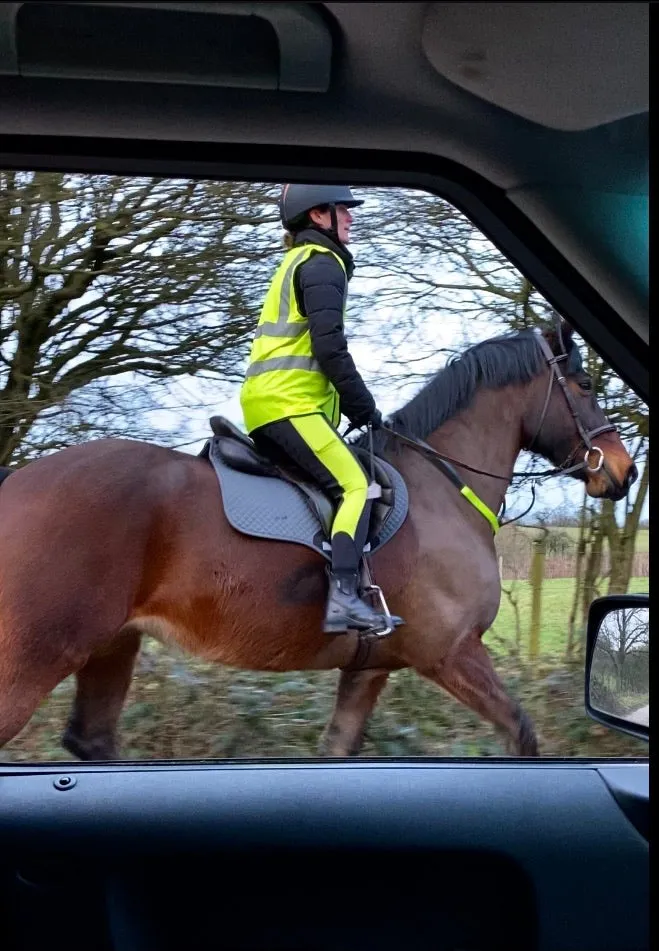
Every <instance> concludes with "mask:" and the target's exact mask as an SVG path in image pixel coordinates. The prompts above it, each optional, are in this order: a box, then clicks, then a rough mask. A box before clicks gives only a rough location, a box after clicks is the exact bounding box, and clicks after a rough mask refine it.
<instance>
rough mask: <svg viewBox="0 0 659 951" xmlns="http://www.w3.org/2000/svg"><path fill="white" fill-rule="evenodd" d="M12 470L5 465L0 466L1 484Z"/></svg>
mask: <svg viewBox="0 0 659 951" xmlns="http://www.w3.org/2000/svg"><path fill="white" fill-rule="evenodd" d="M13 471H14V470H13V469H8V468H7V466H0V485H2V483H3V482H4V481H5V479H6V478H7V476H9V475H11V474H12V472H13Z"/></svg>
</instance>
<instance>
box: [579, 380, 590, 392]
mask: <svg viewBox="0 0 659 951" xmlns="http://www.w3.org/2000/svg"><path fill="white" fill-rule="evenodd" d="M579 386H580V387H581V389H582V390H583V391H584V392H585V393H590V391H591V390H592V388H593V381H592V380H580V381H579Z"/></svg>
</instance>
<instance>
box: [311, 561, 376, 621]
mask: <svg viewBox="0 0 659 951" xmlns="http://www.w3.org/2000/svg"><path fill="white" fill-rule="evenodd" d="M358 586H359V575H358V572H356V571H355V572H351V573H348V572H343V571H342V572H339V573H338V574H337V573H336V572H334V571H332V572H330V578H329V597H328V599H327V610H326V611H325V624H324V627H323V630H324V631H325V633H326V634H342V633H343V632H345V631H347V630H348V629H351V630H357V631H369V630H374V631H383V630H384V629H385V628H386V627H387V619H386V618H385V616H384V614H380V613H379V612H378V611H376V610H375V609H374V608H373V607H371V605H370V604H367V603H366V601H362V599H361V598H360V597H359V594H358Z"/></svg>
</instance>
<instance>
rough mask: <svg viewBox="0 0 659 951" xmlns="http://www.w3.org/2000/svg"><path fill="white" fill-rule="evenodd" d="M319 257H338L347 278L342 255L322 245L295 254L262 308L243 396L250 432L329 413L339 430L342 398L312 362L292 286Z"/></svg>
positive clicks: (306, 329)
mask: <svg viewBox="0 0 659 951" xmlns="http://www.w3.org/2000/svg"><path fill="white" fill-rule="evenodd" d="M317 252H320V253H322V254H332V255H334V257H335V258H336V260H337V261H338V262H339V264H340V265H341V268H342V269H343V271H344V273H345V265H344V263H343V261H342V260H341V258H340V257H339V256H338V254H334V252H333V251H330V250H329V249H328V248H323V247H321V246H320V245H317V244H305V245H302V246H301V247H297V248H291V250H290V251H288V252H287V254H286V255H285V256H284V260H283V261H282V263H281V264H280V266H279V268H278V270H277V272H276V273H275V276H274V278H273V281H272V284H271V285H270V288H269V290H268V293H267V295H266V298H265V301H264V303H263V309H262V310H261V316H260V318H259V322H258V326H257V328H256V333H255V335H254V342H253V343H252V350H251V353H250V357H249V366H248V368H247V374H246V377H245V382H244V383H243V386H242V389H241V391H240V405H241V406H242V410H243V416H244V419H245V426H246V427H247V431H248V432H252V430H254V429H256V428H257V427H258V426H265V425H266V424H267V423H274V422H277V421H278V420H280V419H288V418H289V417H290V416H302V415H304V414H306V413H324V414H325V416H326V417H327V418H328V419H329V421H330V422H331V423H332V424H333V425H334V426H338V424H339V421H340V418H341V410H340V407H339V394H338V393H337V392H336V390H335V388H334V387H333V386H332V384H331V383H330V381H329V380H328V379H327V377H326V376H325V374H324V373H323V372H322V370H321V369H320V366H319V364H318V363H317V361H316V360H315V358H314V356H313V351H312V349H311V335H310V333H309V322H308V320H307V318H306V317H305V316H304V315H303V314H302V313H301V312H300V309H299V307H298V304H297V300H296V295H295V289H294V283H293V282H294V280H295V272H296V271H297V269H298V268H299V267H300V266H301V265H302V264H304V262H305V261H307V260H308V259H309V258H310V257H311V255H312V254H315V253H317Z"/></svg>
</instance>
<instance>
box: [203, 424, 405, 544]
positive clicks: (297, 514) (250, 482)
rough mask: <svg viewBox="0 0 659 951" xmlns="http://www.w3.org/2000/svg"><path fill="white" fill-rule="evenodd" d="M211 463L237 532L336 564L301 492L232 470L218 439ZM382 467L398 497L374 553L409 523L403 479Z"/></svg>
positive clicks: (280, 482)
mask: <svg viewBox="0 0 659 951" xmlns="http://www.w3.org/2000/svg"><path fill="white" fill-rule="evenodd" d="M208 459H209V461H210V463H211V465H212V466H213V469H214V470H215V474H216V475H217V478H218V481H219V483H220V489H221V490H222V501H223V503H224V512H225V514H226V517H227V519H228V521H229V524H230V525H232V526H233V528H235V529H236V531H239V532H243V533H244V534H245V535H253V536H255V537H256V538H269V539H272V540H274V541H286V542H295V543H296V544H298V545H306V547H307V548H311V549H313V551H317V552H318V553H319V554H320V555H322V556H323V557H324V558H326V559H327V560H328V561H330V560H331V557H332V556H331V553H330V552H327V551H324V550H323V547H322V546H323V542H324V541H326V540H327V539H326V536H325V533H324V532H323V529H322V526H321V524H320V521H319V520H318V516H317V515H316V513H315V512H314V511H313V510H312V508H311V504H310V503H309V502H308V500H307V498H306V496H305V495H304V493H303V492H302V491H301V490H300V489H297V488H296V487H295V486H294V485H291V484H290V483H288V482H284V481H283V480H282V479H274V478H270V477H268V476H260V475H252V474H248V473H246V472H238V471H237V470H236V469H231V468H230V467H229V466H227V465H226V463H225V462H224V461H223V460H222V459H221V458H220V456H219V453H218V452H217V450H216V449H215V440H213V439H211V440H209V443H208ZM380 461H381V463H382V465H383V466H384V468H385V469H386V470H387V473H388V474H389V477H390V479H391V481H392V485H393V486H394V493H395V494H394V506H393V509H392V511H391V512H390V514H389V517H388V518H387V520H386V522H385V524H384V526H383V529H382V534H381V535H380V537H379V538H377V539H376V540H375V542H376V543H375V544H374V545H373V547H372V551H373V552H375V551H377V550H378V549H379V548H382V546H383V545H386V543H387V542H388V541H389V540H390V539H391V538H393V536H394V535H395V534H396V532H397V531H398V529H399V528H400V527H401V525H402V524H403V522H404V521H405V518H406V516H407V506H408V494H407V486H406V485H405V481H404V479H403V477H402V476H401V475H400V473H399V472H398V471H397V470H396V469H394V467H393V466H391V465H389V463H388V462H385V461H384V460H380Z"/></svg>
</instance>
